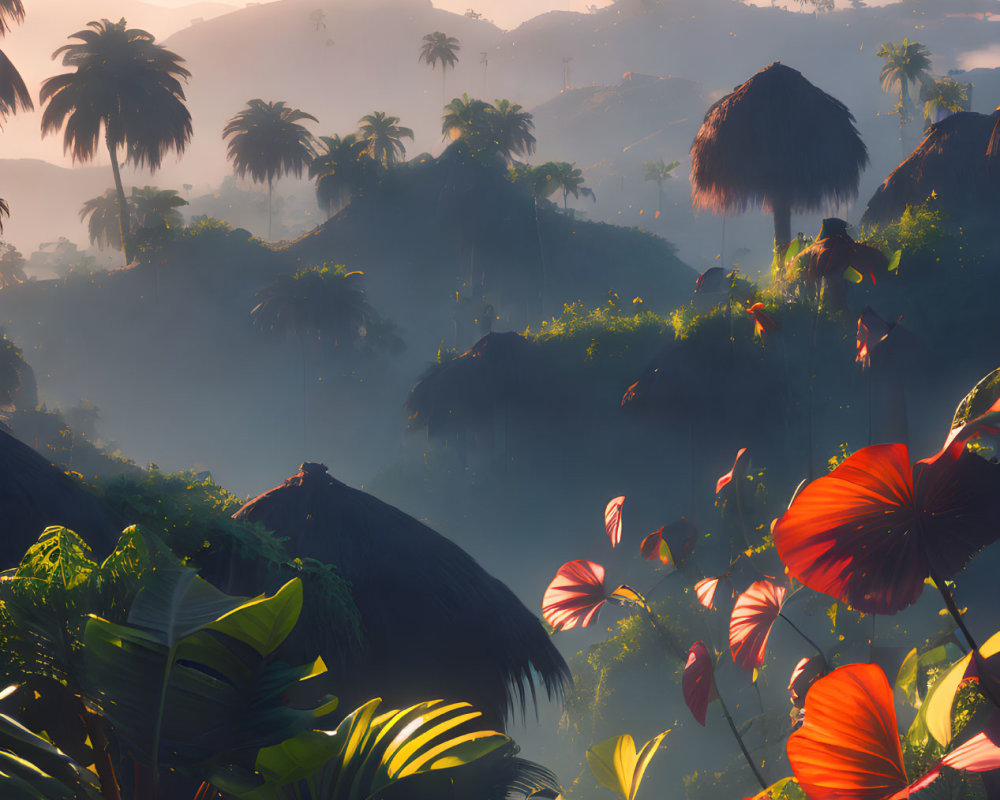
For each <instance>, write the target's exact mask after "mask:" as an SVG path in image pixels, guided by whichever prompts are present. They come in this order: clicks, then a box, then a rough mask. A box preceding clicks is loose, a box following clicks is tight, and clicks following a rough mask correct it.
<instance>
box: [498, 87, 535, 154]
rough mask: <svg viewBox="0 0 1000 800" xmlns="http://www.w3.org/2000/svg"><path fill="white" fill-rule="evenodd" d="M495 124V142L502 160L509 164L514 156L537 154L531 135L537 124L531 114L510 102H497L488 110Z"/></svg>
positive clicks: (533, 138)
mask: <svg viewBox="0 0 1000 800" xmlns="http://www.w3.org/2000/svg"><path fill="white" fill-rule="evenodd" d="M487 112H488V113H489V116H490V120H491V121H492V123H493V141H494V143H495V144H496V148H497V151H498V153H499V155H500V157H501V158H503V159H504V160H505V161H507V162H508V163H509V162H511V161H512V160H513V159H512V156H513V155H515V154H516V155H520V156H525V157H527V156H530V155H531V154H532V153H534V152H535V137H534V135H533V134H532V133H531V132H532V131H533V130H534V128H535V122H534V119H533V118H532V116H531V114H530V113H529V112H527V111H525V110H524V109H522V108H521V106H520V105H518V104H517V103H512V102H510V100H497V101H496V105H493V106H490V107H489V108H488V109H487Z"/></svg>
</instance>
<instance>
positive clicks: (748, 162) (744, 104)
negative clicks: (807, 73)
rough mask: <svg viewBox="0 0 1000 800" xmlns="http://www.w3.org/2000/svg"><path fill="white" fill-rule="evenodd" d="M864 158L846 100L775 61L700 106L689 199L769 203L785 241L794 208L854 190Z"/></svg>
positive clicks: (809, 207)
mask: <svg viewBox="0 0 1000 800" xmlns="http://www.w3.org/2000/svg"><path fill="white" fill-rule="evenodd" d="M867 164H868V150H867V148H866V147H865V144H864V142H862V141H861V136H860V134H859V133H858V130H857V128H856V127H855V126H854V117H853V116H852V115H851V112H850V111H848V110H847V106H845V105H844V104H843V103H841V102H840V101H839V100H837V99H835V98H833V97H831V96H830V95H828V94H827V93H826V92H824V91H822V90H820V89H818V88H816V87H815V86H813V85H812V84H811V83H810V82H809V81H808V80H806V79H805V78H804V77H803V76H802V73H800V72H798V71H797V70H794V69H792V68H791V67H786V66H785V65H784V64H780V63H778V62H775V63H774V64H772V65H771V66H769V67H767V68H765V69H762V70H761V71H760V72H758V73H757V74H756V75H754V76H753V77H752V78H750V80H748V81H747V82H746V83H744V84H742V85H740V86H737V87H736V89H734V90H733V92H732V93H731V94H728V95H726V96H725V97H723V98H722V99H721V100H719V101H718V102H717V103H716V104H715V105H713V106H712V107H711V108H710V109H709V110H708V113H707V114H705V121H704V122H703V123H702V125H701V129H700V130H699V131H698V135H697V136H696V137H695V140H694V144H693V145H692V147H691V188H692V202H693V204H694V205H695V207H699V208H707V209H711V210H712V211H714V212H715V213H732V212H742V211H745V210H746V209H747V208H751V207H758V206H759V207H762V208H764V209H765V210H770V211H771V213H773V214H774V242H775V247H776V248H778V247H780V248H782V249H783V248H784V247H786V246H787V245H788V243H789V242H790V241H791V239H792V223H791V218H792V211H800V212H801V211H818V210H819V209H820V208H821V207H822V205H823V203H824V202H826V201H829V200H835V201H837V202H841V201H844V200H849V199H851V198H853V197H854V196H855V195H857V192H858V182H859V180H860V179H861V171H862V170H863V169H864V167H865V166H866V165H867ZM782 251H783V250H782Z"/></svg>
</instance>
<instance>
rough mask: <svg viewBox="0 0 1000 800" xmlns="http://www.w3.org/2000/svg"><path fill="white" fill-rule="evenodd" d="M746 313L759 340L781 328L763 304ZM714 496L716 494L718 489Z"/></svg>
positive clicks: (753, 306)
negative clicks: (751, 319) (751, 318)
mask: <svg viewBox="0 0 1000 800" xmlns="http://www.w3.org/2000/svg"><path fill="white" fill-rule="evenodd" d="M747 313H748V314H749V315H750V316H751V317H753V335H754V336H756V337H758V338H760V339H766V338H767V336H768V334H770V333H772V332H774V331H776V330H779V329H780V328H781V325H779V324H778V320H776V319H775V318H774V317H772V316H771V315H770V314H768V313H767V312H766V311H765V310H764V304H763V303H754V304H753V305H752V306H750V307H749V308H748V309H747ZM737 458H739V456H737ZM716 494H718V489H717V490H716Z"/></svg>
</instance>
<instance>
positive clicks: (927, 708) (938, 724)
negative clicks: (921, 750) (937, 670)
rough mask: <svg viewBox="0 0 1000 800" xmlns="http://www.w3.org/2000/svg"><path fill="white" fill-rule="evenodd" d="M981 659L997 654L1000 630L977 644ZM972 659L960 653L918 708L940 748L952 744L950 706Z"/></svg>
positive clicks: (999, 645) (998, 651)
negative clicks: (980, 643)
mask: <svg viewBox="0 0 1000 800" xmlns="http://www.w3.org/2000/svg"><path fill="white" fill-rule="evenodd" d="M979 652H980V654H981V655H982V657H983V658H990V657H991V656H994V655H996V654H997V653H1000V632H998V633H995V634H993V636H991V637H990V638H989V639H987V640H986V641H985V642H984V643H983V644H982V645H980V647H979ZM971 660H972V654H971V653H969V654H968V655H965V656H963V657H962V658H960V659H959V660H958V661H956V662H955V663H954V664H953V665H952V666H951V668H950V669H949V670H948V671H947V672H946V673H945V674H944V675H943V676H942V677H941V678H940V679H939V680H938V681H937V682H936V683H935V684H934V686H933V687H931V689H930V691H928V693H927V698H926V699H925V700H924V704H923V705H922V706H921V708H920V712H921V714H920V715H918V717H919V716H923V717H924V718H925V724H926V726H927V731H928V732H929V733H930V735H931V736H933V737H934V739H935V741H937V743H938V744H940V745H941V746H942V747H947V746H948V745H949V744H950V743H951V737H952V706H953V705H954V703H955V696H956V695H957V694H958V690H959V688H960V687H961V685H962V676H963V675H964V674H965V670H966V669H967V668H968V666H969V662H970V661H971Z"/></svg>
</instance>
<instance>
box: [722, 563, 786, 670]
mask: <svg viewBox="0 0 1000 800" xmlns="http://www.w3.org/2000/svg"><path fill="white" fill-rule="evenodd" d="M787 591H788V590H787V589H786V588H785V587H783V586H775V585H774V584H773V583H771V582H770V581H756V582H755V583H753V584H752V585H751V586H750V588H749V589H747V590H746V591H745V592H743V594H741V595H740V596H739V597H737V598H736V603H735V605H733V613H732V616H731V617H730V619H729V649H730V650H731V651H732V654H733V661H735V662H736V663H737V664H739V665H740V666H741V667H743V669H756V668H757V667H759V666H761V665H762V664H763V663H764V656H765V652H766V650H767V639H768V636H769V635H770V633H771V626H772V625H774V621H775V620H776V619H777V618H778V614H779V613H781V606H782V604H783V603H784V602H785V594H786V592H787Z"/></svg>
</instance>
